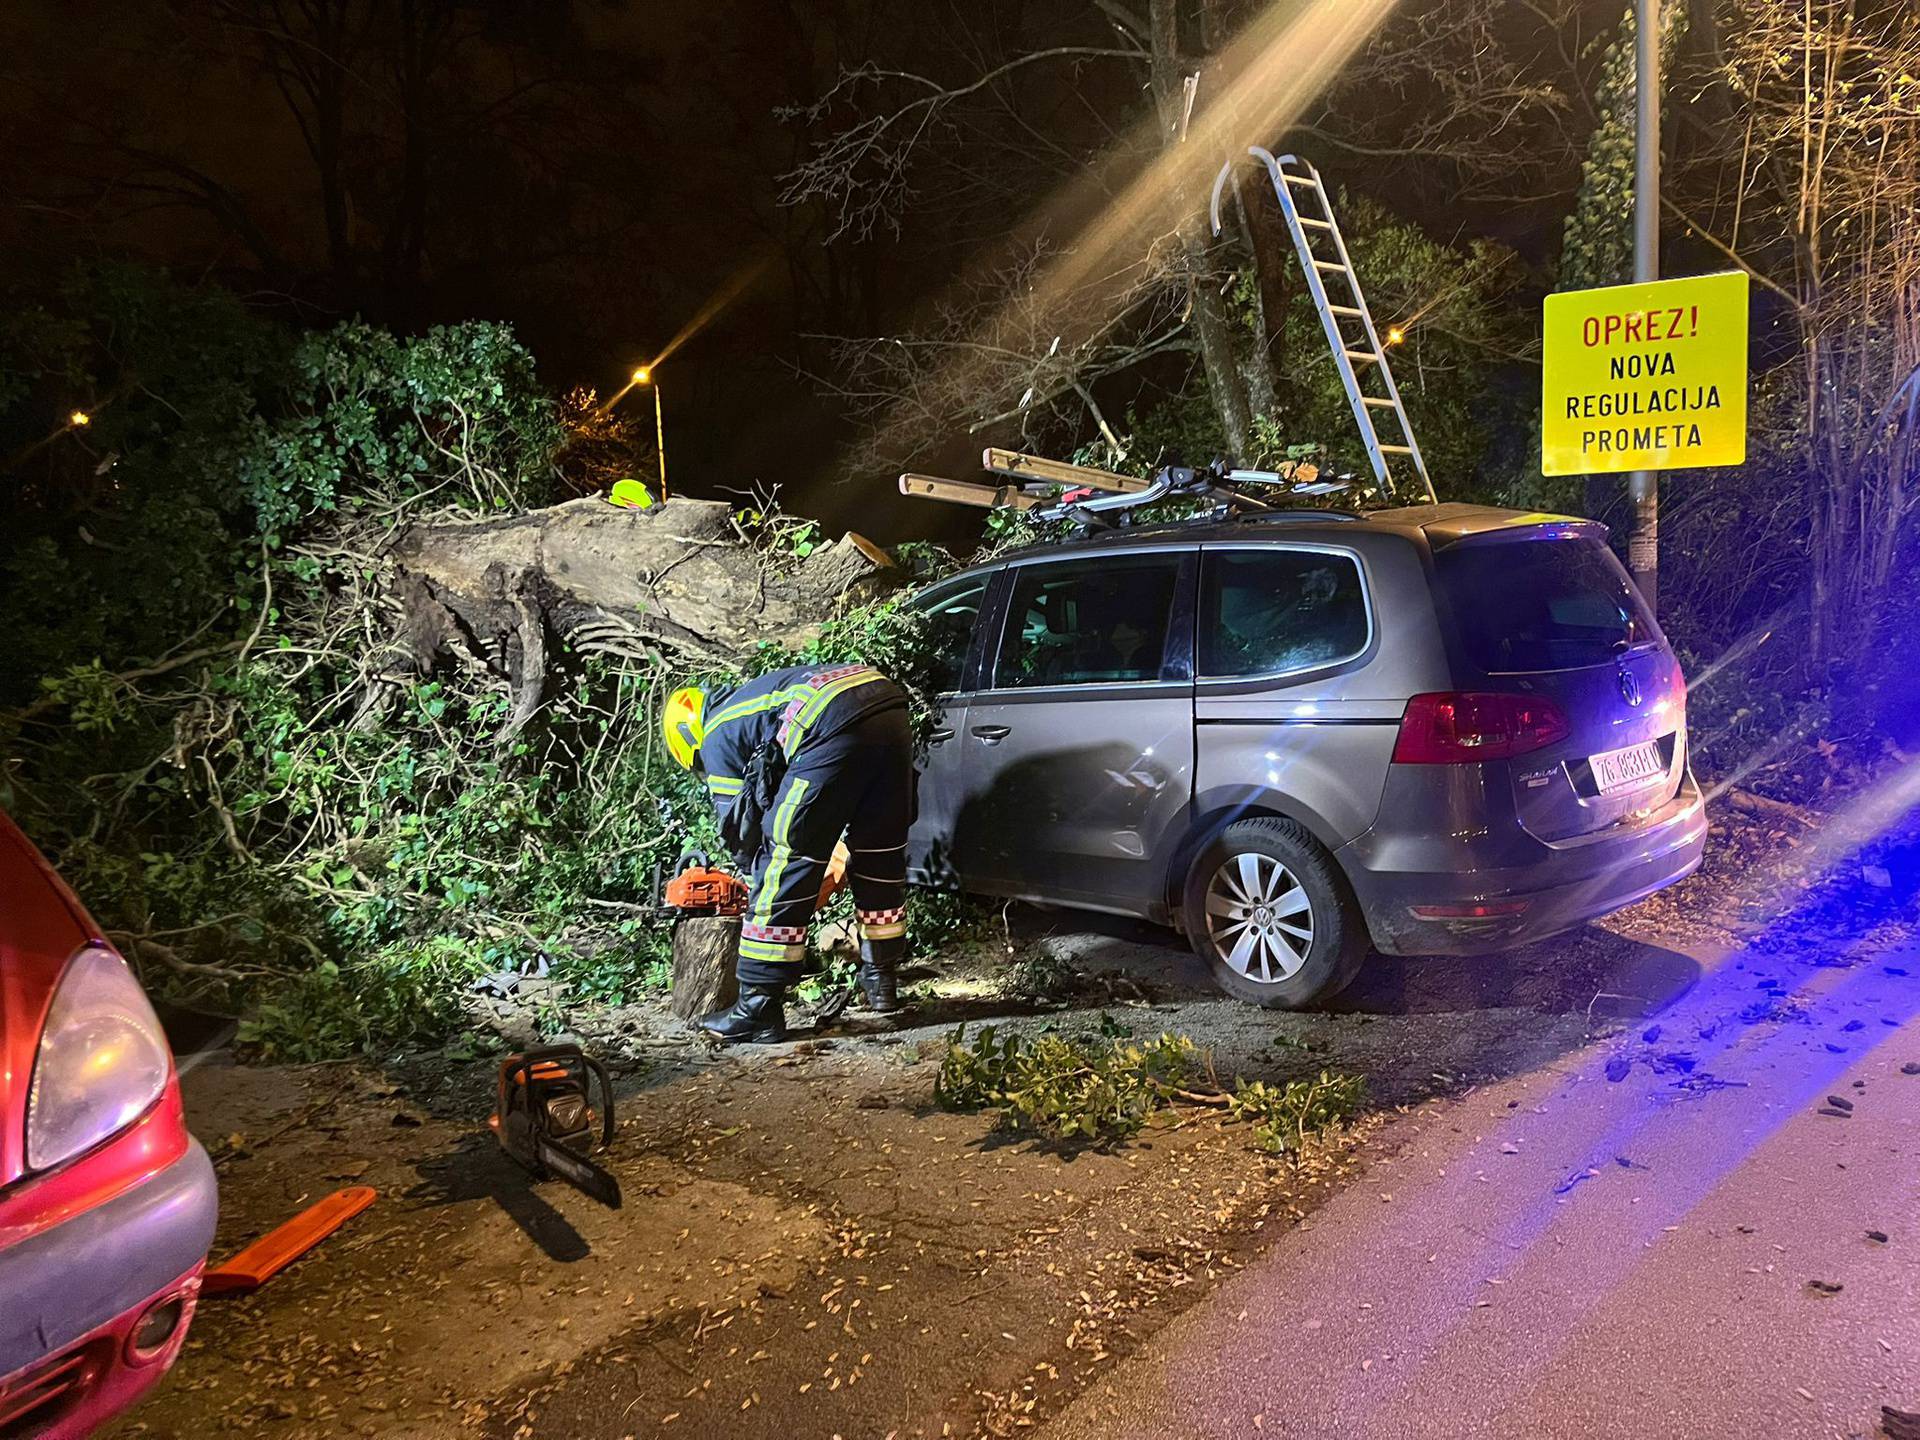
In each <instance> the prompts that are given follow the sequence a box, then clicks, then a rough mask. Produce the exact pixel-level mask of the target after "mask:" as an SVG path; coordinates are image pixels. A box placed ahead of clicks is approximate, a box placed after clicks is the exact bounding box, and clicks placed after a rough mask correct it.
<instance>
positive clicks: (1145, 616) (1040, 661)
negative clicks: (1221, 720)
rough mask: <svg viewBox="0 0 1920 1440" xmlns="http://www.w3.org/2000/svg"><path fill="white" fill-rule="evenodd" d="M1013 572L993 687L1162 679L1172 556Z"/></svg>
mask: <svg viewBox="0 0 1920 1440" xmlns="http://www.w3.org/2000/svg"><path fill="white" fill-rule="evenodd" d="M1013 573H1014V586H1013V602H1012V604H1011V605H1009V606H1008V607H1007V630H1006V635H1005V637H1004V638H1003V639H1002V640H1001V642H1000V659H999V663H998V664H997V665H996V666H995V667H994V672H993V683H994V688H996V689H1002V690H1011V689H1023V688H1026V687H1029V686H1037V685H1122V684H1130V683H1135V682H1138V681H1142V680H1158V679H1159V678H1160V670H1161V664H1162V661H1163V659H1164V657H1165V654H1166V648H1167V626H1168V623H1169V621H1170V619H1171V617H1172V614H1173V591H1174V583H1175V580H1176V578H1177V577H1178V575H1179V573H1180V557H1179V556H1178V555H1167V554H1155V555H1102V556H1100V557H1098V558H1097V559H1096V558H1089V559H1086V560H1074V561H1068V562H1063V563H1056V564H1042V565H1022V566H1018V567H1016V568H1015V570H1014V572H1013Z"/></svg>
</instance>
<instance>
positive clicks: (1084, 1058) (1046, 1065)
mask: <svg viewBox="0 0 1920 1440" xmlns="http://www.w3.org/2000/svg"><path fill="white" fill-rule="evenodd" d="M1103 1018H1104V1017H1103ZM1202 1062H1203V1057H1202V1055H1201V1052H1200V1049H1199V1047H1198V1046H1196V1045H1195V1044H1194V1043H1193V1041H1192V1040H1190V1039H1189V1038H1188V1037H1186V1036H1185V1035H1172V1034H1164V1035H1162V1036H1160V1038H1159V1039H1157V1040H1155V1041H1153V1042H1152V1043H1151V1044H1148V1045H1136V1044H1134V1043H1132V1041H1131V1040H1129V1039H1128V1038H1127V1037H1126V1033H1125V1032H1124V1031H1121V1030H1119V1029H1118V1027H1114V1026H1112V1025H1110V1024H1109V1025H1106V1026H1103V1030H1102V1033H1101V1034H1100V1035H1098V1036H1091V1037H1088V1038H1085V1039H1079V1040H1075V1039H1069V1038H1068V1037H1066V1036H1064V1035H1060V1034H1056V1033H1051V1032H1049V1033H1044V1034H1041V1035H1038V1036H1035V1037H1032V1038H1029V1037H1026V1036H1023V1035H1018V1034H1012V1033H1009V1034H1002V1033H1001V1032H1000V1031H999V1030H998V1029H997V1028H996V1027H994V1026H992V1025H988V1026H984V1027H982V1029H981V1030H980V1033H979V1034H978V1035H976V1036H975V1037H974V1040H973V1043H972V1044H971V1045H968V1044H967V1043H966V1026H965V1025H962V1026H960V1027H959V1028H958V1029H956V1030H955V1031H954V1032H953V1035H952V1037H951V1038H950V1039H949V1041H948V1044H947V1054H946V1057H945V1058H944V1059H943V1060H942V1061H941V1062H940V1074H939V1077H938V1079H937V1080H936V1081H935V1083H934V1092H933V1093H934V1101H935V1103H936V1104H938V1105H940V1106H941V1107H942V1108H944V1109H948V1110H982V1109H992V1110H998V1111H1000V1112H1001V1113H1000V1120H1001V1124H1003V1125H1005V1126H1006V1127H1007V1128H1008V1129H1010V1130H1023V1131H1027V1132H1030V1133H1032V1134H1035V1135H1039V1136H1042V1137H1044V1138H1046V1139H1052V1140H1072V1139H1080V1140H1097V1141H1106V1140H1124V1139H1126V1138H1127V1137H1128V1136H1130V1135H1134V1134H1137V1133H1138V1132H1139V1131H1140V1129H1141V1128H1142V1127H1143V1126H1144V1125H1146V1123H1147V1122H1148V1120H1149V1119H1150V1118H1151V1117H1152V1116H1153V1114H1154V1112H1155V1111H1157V1110H1159V1109H1161V1108H1163V1107H1164V1106H1165V1105H1166V1104H1167V1103H1168V1102H1169V1092H1170V1091H1171V1090H1173V1089H1174V1088H1176V1087H1178V1086H1179V1085H1180V1084H1181V1083H1182V1082H1183V1081H1185V1080H1187V1079H1188V1078H1189V1077H1191V1076H1192V1075H1194V1074H1196V1073H1198V1072H1199V1070H1200V1069H1201V1066H1202Z"/></svg>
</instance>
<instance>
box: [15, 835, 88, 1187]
mask: <svg viewBox="0 0 1920 1440" xmlns="http://www.w3.org/2000/svg"><path fill="white" fill-rule="evenodd" d="M97 938H99V929H98V927H97V926H95V925H94V923H93V920H92V918H91V917H90V916H89V915H88V914H87V912H86V910H85V909H84V908H83V907H82V906H81V904H80V902H79V900H77V899H76V898H74V894H73V892H72V891H71V890H69V889H67V887H66V885H65V884H64V883H63V882H62V881H61V879H60V877H59V876H58V875H56V874H54V873H53V869H52V867H51V866H49V865H48V864H47V862H46V861H45V860H43V859H41V858H40V853H39V852H38V851H37V850H35V849H34V848H33V846H32V845H31V844H30V843H29V842H28V840H27V837H26V836H24V835H22V834H21V833H20V831H19V828H18V827H17V826H15V825H14V823H13V821H12V820H10V819H8V818H7V816H6V815H5V813H3V812H0V1189H5V1188H6V1186H8V1185H10V1184H12V1183H13V1182H14V1181H15V1180H18V1179H19V1178H20V1177H21V1175H23V1174H24V1173H25V1172H26V1131H27V1086H28V1084H29V1083H30V1082H31V1081H32V1079H33V1057H34V1054H35V1052H36V1051H37V1050H38V1049H39V1046H40V1028H41V1026H42V1024H43V1023H44V1022H45V1021H46V1018H47V1007H48V1006H49V1005H51V1004H52V1003H53V990H54V986H55V985H57V984H58V983H59V981H60V975H61V972H62V971H63V970H65V969H66V965H67V961H68V960H70V959H72V958H73V952H74V951H76V950H78V949H79V948H80V947H81V946H82V945H84V944H86V943H87V942H88V941H89V940H94V939H97Z"/></svg>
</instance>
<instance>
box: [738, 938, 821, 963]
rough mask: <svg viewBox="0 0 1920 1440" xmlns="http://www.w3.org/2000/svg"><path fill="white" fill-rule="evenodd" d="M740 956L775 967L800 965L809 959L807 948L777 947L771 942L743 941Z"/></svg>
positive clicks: (802, 946)
mask: <svg viewBox="0 0 1920 1440" xmlns="http://www.w3.org/2000/svg"><path fill="white" fill-rule="evenodd" d="M740 954H741V955H742V956H744V957H745V958H746V959H748V960H764V961H766V962H768V963H769V964H773V965H798V964H799V963H800V962H801V961H803V960H805V959H806V958H807V947H806V946H804V945H775V944H774V943H773V942H772V941H770V940H742V941H741V942H740Z"/></svg>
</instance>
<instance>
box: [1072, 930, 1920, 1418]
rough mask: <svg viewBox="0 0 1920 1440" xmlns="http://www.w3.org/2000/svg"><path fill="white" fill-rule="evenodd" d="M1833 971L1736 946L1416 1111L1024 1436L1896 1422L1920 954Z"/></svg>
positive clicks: (1919, 1326) (1919, 1156) (1915, 1153)
mask: <svg viewBox="0 0 1920 1440" xmlns="http://www.w3.org/2000/svg"><path fill="white" fill-rule="evenodd" d="M1832 958H1833V957H1832V956H1831V954H1830V953H1829V954H1827V955H1823V954H1822V953H1821V951H1820V950H1819V948H1818V947H1809V948H1807V949H1806V950H1805V951H1804V952H1803V958H1801V959H1799V960H1797V961H1793V962H1788V961H1783V960H1781V959H1779V958H1777V957H1776V958H1768V957H1765V956H1761V955H1754V954H1745V953H1737V954H1734V955H1731V956H1728V957H1726V958H1724V959H1722V960H1720V961H1719V962H1718V963H1717V964H1709V965H1708V966H1707V968H1706V969H1705V970H1704V972H1703V974H1702V977H1701V979H1700V980H1699V981H1698V983H1697V984H1695V985H1694V986H1693V987H1692V989H1691V990H1689V991H1688V993H1687V994H1686V995H1684V996H1683V997H1682V998H1681V999H1679V1000H1678V1001H1677V1002H1675V1003H1674V1004H1673V1005H1671V1006H1670V1007H1668V1008H1667V1009H1666V1010H1665V1011H1663V1012H1662V1013H1661V1014H1659V1015H1658V1016H1657V1017H1656V1018H1654V1019H1651V1020H1647V1021H1642V1022H1636V1023H1634V1024H1633V1025H1632V1026H1631V1028H1629V1029H1628V1030H1626V1031H1624V1032H1623V1033H1622V1034H1621V1035H1619V1036H1618V1037H1617V1038H1616V1039H1614V1040H1613V1041H1611V1042H1609V1043H1603V1044H1600V1045H1597V1046H1594V1047H1591V1048H1589V1049H1587V1050H1585V1051H1582V1052H1579V1053H1577V1054H1574V1055H1570V1056H1568V1057H1566V1058H1565V1059H1564V1060H1563V1061H1562V1062H1560V1063H1558V1064H1555V1065H1550V1066H1548V1067H1547V1068H1545V1069H1541V1070H1535V1071H1533V1072H1531V1073H1527V1074H1520V1075H1516V1076H1513V1077H1511V1078H1509V1079H1506V1080H1503V1081H1500V1082H1499V1083H1497V1084H1494V1085H1491V1086H1488V1087H1487V1088H1484V1089H1482V1090H1479V1091H1476V1092H1474V1093H1473V1094H1471V1095H1470V1096H1468V1097H1466V1098H1464V1099H1462V1100H1458V1101H1449V1102H1444V1103H1440V1104H1434V1105H1429V1106H1427V1107H1424V1108H1423V1109H1421V1110H1420V1111H1419V1112H1417V1113H1415V1114H1413V1115H1410V1116H1409V1117H1407V1118H1406V1119H1405V1120H1404V1121H1402V1122H1401V1131H1400V1139H1401V1141H1402V1142H1403V1143H1402V1147H1401V1149H1400V1150H1399V1152H1398V1155H1397V1157H1396V1158H1395V1159H1394V1160H1393V1161H1392V1162H1391V1163H1388V1164H1383V1165H1380V1166H1377V1167H1376V1168H1375V1169H1374V1170H1373V1171H1372V1172H1371V1173H1370V1174H1369V1176H1367V1177H1366V1178H1364V1179H1362V1180H1361V1181H1359V1182H1358V1183H1356V1184H1354V1185H1352V1186H1350V1187H1349V1188H1348V1189H1347V1190H1346V1191H1345V1192H1343V1193H1342V1194H1340V1195H1339V1196H1337V1197H1335V1199H1334V1200H1333V1201H1332V1202H1331V1203H1329V1204H1328V1205H1327V1206H1326V1207H1324V1208H1323V1209H1322V1210H1320V1211H1319V1212H1318V1213H1317V1214H1316V1215H1315V1216H1313V1217H1312V1219H1311V1220H1310V1222H1308V1224H1306V1225H1303V1226H1302V1227H1300V1228H1299V1229H1297V1230H1295V1231H1293V1232H1292V1233H1290V1234H1289V1235H1288V1236H1286V1237H1285V1238H1284V1239H1283V1240H1281V1241H1279V1242H1278V1243H1277V1244H1275V1245H1274V1247H1273V1248H1272V1249H1271V1250H1270V1251H1269V1252H1268V1253H1266V1254H1265V1255H1264V1256H1262V1257H1261V1259H1260V1260H1259V1261H1257V1262H1256V1263H1255V1264H1253V1265H1252V1266H1251V1267H1250V1268H1249V1269H1247V1270H1246V1271H1245V1272H1243V1273H1242V1274H1240V1275H1238V1276H1236V1277H1235V1278H1234V1279H1233V1280H1231V1281H1230V1282H1229V1283H1227V1284H1226V1285H1224V1286H1222V1287H1221V1288H1220V1289H1219V1290H1218V1291H1217V1292H1216V1293H1215V1294H1214V1295H1212V1296H1210V1297H1209V1298H1208V1299H1207V1300H1206V1301H1204V1302H1203V1303H1201V1304H1200V1305H1198V1306H1196V1307H1194V1308H1193V1309H1191V1310H1189V1311H1188V1312H1187V1313H1186V1314H1184V1315H1183V1316H1181V1317H1180V1318H1179V1319H1178V1320H1176V1321H1175V1322H1174V1323H1172V1324H1171V1325H1169V1326H1167V1327H1166V1328H1165V1329H1164V1330H1162V1331H1160V1332H1159V1333H1158V1334H1157V1335H1155V1336H1154V1337H1153V1338H1152V1339H1151V1340H1150V1341H1148V1343H1147V1344H1146V1346H1145V1347H1144V1348H1143V1349H1142V1350H1141V1351H1140V1352H1138V1353H1136V1354H1135V1355H1134V1356H1132V1357H1130V1358H1129V1359H1128V1360H1127V1361H1126V1362H1124V1363H1123V1364H1121V1365H1120V1366H1119V1367H1118V1368H1116V1369H1115V1371H1114V1372H1113V1373H1112V1374H1111V1375H1110V1376H1109V1377H1108V1378H1107V1380H1106V1382H1105V1383H1104V1384H1100V1383H1096V1384H1094V1385H1092V1386H1091V1387H1089V1388H1088V1389H1087V1390H1086V1391H1085V1392H1084V1393H1083V1394H1082V1395H1081V1396H1080V1397H1079V1399H1078V1400H1077V1401H1076V1402H1075V1403H1074V1404H1073V1405H1072V1406H1071V1407H1069V1408H1068V1409H1067V1410H1066V1411H1064V1412H1063V1413H1062V1414H1061V1415H1059V1416H1058V1417H1057V1418H1056V1419H1055V1420H1054V1421H1053V1422H1052V1423H1051V1425H1050V1426H1048V1427H1046V1429H1045V1433H1046V1434H1048V1435H1049V1436H1050V1437H1052V1440H1070V1437H1087V1440H1095V1437H1097V1440H1121V1437H1127V1436H1141V1437H1146V1436H1154V1437H1160V1436H1183V1437H1187V1436H1191V1437H1196V1440H1199V1437H1215V1436H1221V1437H1224V1436H1234V1437H1248V1436H1256V1435H1257V1436H1273V1437H1296V1436H1297V1437H1314V1440H1322V1437H1335V1436H1338V1437H1346V1436H1367V1437H1373V1436H1378V1437H1383V1440H1384V1437H1394V1440H1403V1437H1407V1436H1420V1437H1452V1436H1475V1437H1516V1440H1518V1437H1526V1440H1553V1437H1569V1440H1571V1437H1581V1440H1590V1437H1595V1436H1615V1435H1619V1436H1633V1437H1636V1440H1655V1437H1674V1440H1680V1437H1685V1440H1713V1437H1720V1436H1727V1437H1735V1436H1738V1437H1762V1436H1764V1437H1769V1440H1787V1437H1800V1436H1809V1437H1811V1436H1871V1435H1878V1434H1880V1433H1881V1432H1880V1428H1879V1427H1880V1407H1881V1406H1882V1405H1883V1404H1886V1405H1894V1406H1897V1407H1900V1408H1903V1409H1908V1410H1920V1017H1917V1014H1916V1012H1920V956H1917V955H1912V954H1901V953H1894V954H1881V955H1876V956H1872V957H1871V958H1861V959H1858V960H1857V963H1854V964H1852V965H1851V966H1850V967H1848V968H1840V967H1838V966H1833V965H1832V963H1831V962H1832ZM1823 961H1824V962H1825V963H1823ZM1656 1026H1657V1028H1656ZM1910 1064H1911V1065H1914V1067H1915V1070H1916V1072H1917V1073H1914V1074H1906V1073H1903V1066H1905V1065H1910ZM1623 1072H1624V1073H1623ZM1829 1096H1836V1097H1838V1098H1839V1099H1841V1100H1842V1101H1847V1102H1850V1103H1851V1105H1852V1107H1853V1108H1852V1110H1851V1115H1850V1118H1849V1117H1847V1116H1844V1115H1833V1114H1821V1113H1819V1112H1820V1110H1821V1109H1822V1108H1823V1107H1825V1108H1828V1109H1833V1108H1837V1107H1833V1106H1828V1105H1827V1098H1828V1097H1829ZM1875 1235H1884V1236H1885V1237H1886V1238H1885V1239H1884V1240H1881V1239H1876V1238H1874V1236H1875ZM1811 1282H1818V1284H1814V1283H1811ZM1826 1287H1833V1288H1826Z"/></svg>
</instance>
